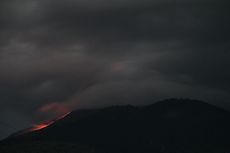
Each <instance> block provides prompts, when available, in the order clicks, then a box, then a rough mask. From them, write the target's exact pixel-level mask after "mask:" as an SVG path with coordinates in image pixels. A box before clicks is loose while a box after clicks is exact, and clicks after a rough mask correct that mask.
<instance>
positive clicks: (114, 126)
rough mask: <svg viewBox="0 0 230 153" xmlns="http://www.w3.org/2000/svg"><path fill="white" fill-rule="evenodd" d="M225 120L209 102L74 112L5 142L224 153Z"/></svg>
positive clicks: (229, 144)
mask: <svg viewBox="0 0 230 153" xmlns="http://www.w3.org/2000/svg"><path fill="white" fill-rule="evenodd" d="M229 120H230V113H229V112H228V111H226V110H223V109H221V108H218V107H216V106H213V105H210V104H208V103H205V102H202V101H197V100H190V99H167V100H164V101H160V102H157V103H154V104H151V105H147V106H130V105H127V106H112V107H106V108H101V109H88V110H80V111H73V112H72V113H70V114H69V115H68V116H66V117H65V118H63V119H61V120H59V121H57V122H56V123H54V124H52V125H50V126H48V127H47V128H44V129H42V130H39V131H35V132H31V133H28V134H25V135H21V136H19V137H15V138H9V139H7V140H5V142H12V143H14V142H18V141H20V142H31V141H34V142H36V141H39V142H59V143H66V142H68V143H76V144H84V145H89V146H93V148H96V150H97V152H112V153H113V152H114V153H115V152H128V153H129V152H130V153H131V152H133V153H138V152H144V153H145V152H146V153H147V152H156V153H157V152H159V153H161V152H162V153H170V152H173V151H175V152H176V151H177V152H178V151H179V152H181V153H186V151H187V152H188V151H194V152H195V151H196V152H198V153H201V152H202V153H205V150H206V151H207V150H209V152H210V151H212V152H213V151H214V152H213V153H222V152H223V153H226V151H229V150H230V139H228V138H229V137H230V131H229V129H230V123H229V122H228V121H229ZM215 150H216V152H215ZM222 150H224V151H222Z"/></svg>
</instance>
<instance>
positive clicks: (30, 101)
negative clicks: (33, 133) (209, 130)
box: [0, 0, 230, 137]
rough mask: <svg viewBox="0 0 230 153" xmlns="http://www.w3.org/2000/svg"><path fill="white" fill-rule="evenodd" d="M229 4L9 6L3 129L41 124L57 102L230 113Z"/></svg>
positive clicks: (2, 19) (0, 62) (1, 66)
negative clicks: (180, 102) (205, 107)
mask: <svg viewBox="0 0 230 153" xmlns="http://www.w3.org/2000/svg"><path fill="white" fill-rule="evenodd" d="M227 4H228V2H227V1H225V0H221V1H216V0H213V1H205V0H202V1H191V0H183V1H182V0H181V1H180V0H178V1H173V0H164V1H162V0H161V1H159V0H155V1H152V0H151V1H150V0H144V1H143V0H142V1H139V0H136V1H133V0H132V1H131V0H125V1H124V0H123V1H121V0H116V1H115V0H106V1H105V0H87V1H85V0H84V1H83V0H67V1H61V0H58V1H53V0H43V1H42V0H40V1H38V0H22V1H20V2H19V1H15V0H11V1H9V0H8V1H6V0H3V1H1V2H0V83H1V86H0V106H1V107H0V108H1V110H2V111H1V113H0V116H4V117H1V118H0V123H1V124H0V126H1V128H0V130H1V131H4V133H5V134H9V133H12V132H13V131H15V130H17V129H20V128H22V127H26V126H28V125H29V124H30V123H32V122H35V121H37V122H39V120H43V119H45V117H44V118H43V117H42V119H41V118H40V117H39V115H38V114H36V113H37V112H38V111H39V109H41V108H44V107H46V106H50V105H51V106H53V105H54V104H55V107H56V104H58V105H60V106H62V105H63V106H66V105H67V106H69V105H71V107H72V108H73V109H75V108H76V109H77V108H83V107H102V106H105V105H114V104H137V105H142V104H148V103H152V102H154V101H156V100H159V99H164V98H171V97H189V98H195V99H201V100H207V101H209V102H210V103H212V104H215V105H219V106H225V107H226V108H229V109H230V105H229V104H228V101H229V98H230V97H229V85H230V82H229V79H228V78H229V76H230V73H229V71H228V69H227V68H228V67H229V66H230V63H229V60H228V59H229V56H230V55H229V48H230V46H229V34H230V30H229V26H230V22H229V19H228V18H229V14H230V12H229V8H228V5H227ZM3 110H4V111H3ZM16 116H18V117H16ZM47 116H49V115H47ZM48 118H50V116H49V117H47V119H48ZM8 120H10V122H9V121H8ZM11 125H13V126H14V127H15V128H7V127H8V126H11ZM1 133H3V132H1ZM4 136H5V135H4ZM0 137H3V135H1V134H0Z"/></svg>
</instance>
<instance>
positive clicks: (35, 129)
mask: <svg viewBox="0 0 230 153" xmlns="http://www.w3.org/2000/svg"><path fill="white" fill-rule="evenodd" d="M70 113H71V112H68V113H66V114H64V115H62V116H60V117H58V118H56V119H54V120H50V121H48V122H45V123H41V124H37V125H33V127H32V128H31V129H30V130H29V132H32V131H39V130H42V129H44V128H47V127H48V126H50V125H52V124H54V123H55V122H56V121H58V120H61V119H63V118H65V117H66V116H68V115H69V114H70Z"/></svg>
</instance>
